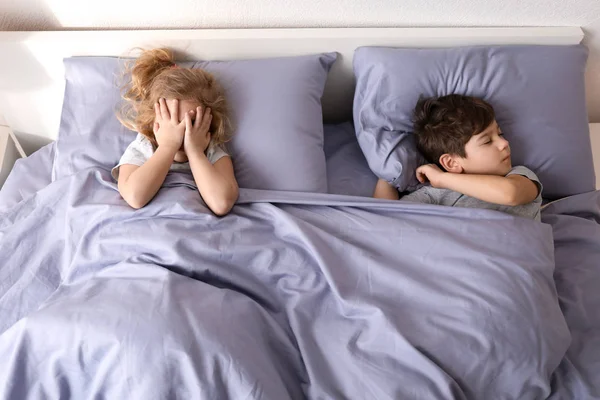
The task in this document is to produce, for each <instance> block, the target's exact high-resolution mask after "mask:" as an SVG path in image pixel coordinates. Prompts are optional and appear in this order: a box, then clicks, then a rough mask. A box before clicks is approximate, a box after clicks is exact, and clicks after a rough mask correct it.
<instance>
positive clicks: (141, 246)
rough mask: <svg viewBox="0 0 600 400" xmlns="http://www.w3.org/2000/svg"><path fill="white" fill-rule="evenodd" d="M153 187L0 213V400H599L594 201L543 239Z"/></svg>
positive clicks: (98, 181)
mask: <svg viewBox="0 0 600 400" xmlns="http://www.w3.org/2000/svg"><path fill="white" fill-rule="evenodd" d="M165 186H166V187H164V188H163V189H162V190H161V191H160V192H159V194H158V195H157V197H156V198H155V199H154V200H153V201H152V202H151V203H150V204H149V205H148V206H146V207H145V208H143V209H141V210H137V211H136V210H133V209H131V208H129V207H128V206H127V204H126V203H125V202H124V201H123V200H122V199H121V197H120V196H119V193H118V192H117V189H116V185H115V184H114V183H113V182H112V181H111V178H110V175H109V172H108V171H105V170H101V169H90V170H85V171H82V172H79V173H77V174H75V175H73V176H70V177H67V178H64V179H61V180H58V181H55V182H53V183H52V184H50V185H48V186H47V187H45V188H43V189H41V190H39V191H37V192H35V193H33V194H29V195H27V196H25V198H23V199H22V200H20V201H18V202H16V203H10V204H8V203H5V205H4V207H3V208H2V205H0V210H2V211H1V214H0V399H11V400H12V399H25V398H28V399H46V398H48V399H69V398H72V399H277V400H282V399H303V398H311V399H543V398H547V397H553V398H556V399H562V398H564V399H569V398H581V399H591V398H598V397H599V396H600V395H599V387H600V382H599V381H598V372H597V371H598V367H600V361H599V360H600V357H599V353H600V350H599V348H600V346H599V345H600V337H599V335H598V327H599V326H600V315H599V314H598V309H600V295H599V294H598V292H597V290H594V288H596V287H597V285H598V284H599V283H600V263H599V262H598V260H600V234H599V233H600V232H599V230H598V226H599V225H598V222H599V221H600V211H599V210H600V195H599V193H600V192H595V193H591V194H587V195H580V196H575V197H574V198H571V199H566V200H562V204H561V202H557V203H556V204H554V205H551V206H550V207H549V209H548V210H547V212H546V211H545V214H544V221H545V222H547V223H546V224H542V223H538V222H535V221H531V220H527V219H522V218H519V217H513V216H510V215H507V214H503V213H499V212H495V211H488V210H476V209H460V208H447V207H440V206H429V205H420V204H407V203H402V202H390V201H383V200H376V199H369V198H362V197H352V196H343V195H327V194H309V193H294V192H269V191H258V190H247V189H246V190H245V189H242V190H241V193H240V199H239V201H238V204H237V205H236V206H235V207H234V209H233V211H232V212H231V214H229V215H227V216H226V217H223V218H219V217H216V216H214V215H213V214H212V213H211V212H210V211H209V210H208V209H207V208H206V207H205V206H204V205H203V203H202V202H201V200H200V198H199V195H198V194H197V192H196V191H195V188H194V186H193V180H192V179H191V176H190V175H186V174H184V173H171V174H170V175H169V176H168V177H167V181H166V183H165ZM586 196H587V197H586ZM553 228H554V236H555V237H556V249H555V243H554V241H553ZM580 228H581V229H585V232H582V233H574V230H577V229H580ZM593 235H595V236H593ZM553 274H554V275H556V277H557V282H556V285H555V280H554V279H553ZM557 287H558V293H557ZM561 307H562V310H561ZM567 324H569V325H567ZM594 367H595V368H594ZM574 396H575V397H574ZM579 396H583V397H579Z"/></svg>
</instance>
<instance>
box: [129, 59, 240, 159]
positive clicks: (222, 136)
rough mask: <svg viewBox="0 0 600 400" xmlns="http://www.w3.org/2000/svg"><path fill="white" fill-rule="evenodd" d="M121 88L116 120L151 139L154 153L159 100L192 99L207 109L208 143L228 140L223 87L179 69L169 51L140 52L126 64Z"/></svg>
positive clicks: (203, 75)
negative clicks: (155, 112) (209, 133)
mask: <svg viewBox="0 0 600 400" xmlns="http://www.w3.org/2000/svg"><path fill="white" fill-rule="evenodd" d="M123 74H124V76H127V75H130V76H131V78H130V79H127V81H126V83H125V84H124V85H122V87H121V90H122V92H123V94H122V98H123V100H124V102H123V104H122V106H121V108H120V110H119V111H118V112H117V118H118V119H119V121H120V122H121V123H122V124H123V125H124V126H125V127H126V128H128V129H130V130H132V131H137V132H139V133H141V134H142V135H144V136H145V137H147V138H148V140H150V142H151V143H152V146H153V147H154V149H155V150H156V148H157V147H158V143H157V142H156V138H155V136H154V131H153V126H154V118H155V114H154V104H155V103H156V102H158V99H159V98H161V97H162V98H165V99H179V100H193V101H197V102H198V103H199V104H200V105H201V106H202V107H203V108H204V107H210V109H211V114H212V122H211V124H210V132H211V144H212V145H222V144H224V143H225V142H227V141H228V140H229V139H230V136H231V131H232V128H231V122H230V120H229V116H228V111H229V110H228V106H227V102H226V100H225V95H224V91H223V88H222V87H221V85H219V83H218V82H217V81H216V79H215V77H214V76H213V75H212V74H210V73H208V72H206V71H204V70H202V69H198V68H180V67H178V66H177V64H175V58H174V54H173V52H172V51H171V50H170V49H167V48H160V49H152V50H142V53H141V54H140V56H139V57H137V58H136V59H135V60H133V61H131V62H129V63H128V64H127V65H126V68H125V71H124V72H123Z"/></svg>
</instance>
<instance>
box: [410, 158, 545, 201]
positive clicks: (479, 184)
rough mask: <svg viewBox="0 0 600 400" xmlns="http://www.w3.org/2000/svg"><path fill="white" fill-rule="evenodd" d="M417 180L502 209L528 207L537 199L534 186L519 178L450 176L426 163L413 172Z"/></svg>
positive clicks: (519, 176)
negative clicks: (527, 205) (499, 206)
mask: <svg viewBox="0 0 600 400" xmlns="http://www.w3.org/2000/svg"><path fill="white" fill-rule="evenodd" d="M417 179H419V181H420V182H424V181H425V180H429V181H430V182H431V185H432V186H433V187H436V188H443V189H450V190H454V191H455V192H459V193H462V194H464V195H467V196H470V197H474V198H476V199H479V200H482V201H487V202H488V203H495V204H502V205H506V206H519V205H523V204H528V203H531V202H532V201H533V200H535V198H536V197H537V196H538V187H537V185H536V184H535V183H534V182H533V181H531V180H530V179H529V178H526V177H524V176H522V175H509V176H507V177H504V176H496V175H477V174H452V173H448V172H443V171H442V170H440V169H439V168H438V167H437V166H436V165H433V164H428V165H423V166H421V167H419V168H418V169H417Z"/></svg>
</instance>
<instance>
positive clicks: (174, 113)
mask: <svg viewBox="0 0 600 400" xmlns="http://www.w3.org/2000/svg"><path fill="white" fill-rule="evenodd" d="M169 112H170V113H171V122H173V123H174V124H178V123H179V122H180V121H178V119H179V101H178V100H177V99H173V101H171V104H170V107H169Z"/></svg>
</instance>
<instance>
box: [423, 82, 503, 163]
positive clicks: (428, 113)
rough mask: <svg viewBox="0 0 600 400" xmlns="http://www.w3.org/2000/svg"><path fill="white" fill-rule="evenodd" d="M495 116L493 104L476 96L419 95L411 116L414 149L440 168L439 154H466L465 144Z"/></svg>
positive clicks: (488, 124) (461, 155)
mask: <svg viewBox="0 0 600 400" xmlns="http://www.w3.org/2000/svg"><path fill="white" fill-rule="evenodd" d="M495 118H496V117H495V114H494V109H493V108H492V106H491V105H490V104H488V103H487V102H485V101H483V100H482V99H479V98H477V97H471V96H463V95H460V94H451V95H448V96H442V97H430V98H423V97H421V98H420V99H419V101H418V102H417V105H416V106H415V111H414V115H413V124H414V125H413V126H414V134H415V135H416V138H417V148H418V149H419V151H420V152H421V153H422V154H423V156H425V158H426V159H427V160H428V161H429V162H432V163H435V164H437V165H438V166H440V167H441V165H440V163H439V160H440V157H441V156H442V154H446V153H448V154H456V155H458V156H460V157H466V153H465V144H467V142H468V141H469V139H471V137H472V136H473V135H477V134H479V133H481V132H483V131H484V130H485V128H487V127H488V126H490V124H491V123H492V122H493V121H494V119H495Z"/></svg>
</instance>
